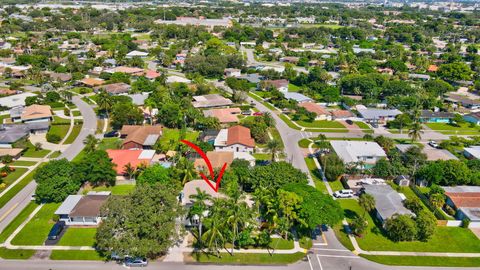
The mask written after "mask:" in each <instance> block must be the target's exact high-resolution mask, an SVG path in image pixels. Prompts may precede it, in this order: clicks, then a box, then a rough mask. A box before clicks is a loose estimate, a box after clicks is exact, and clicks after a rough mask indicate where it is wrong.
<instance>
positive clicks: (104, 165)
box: [76, 150, 117, 186]
mask: <svg viewBox="0 0 480 270" xmlns="http://www.w3.org/2000/svg"><path fill="white" fill-rule="evenodd" d="M114 166H115V165H114V164H113V163H112V161H111V159H110V158H109V157H108V154H107V152H105V151H103V150H95V151H93V152H91V153H90V154H88V155H85V156H84V157H83V159H82V160H81V161H80V162H79V163H78V164H77V165H76V169H77V170H78V172H79V174H80V176H81V177H82V178H81V179H83V181H88V182H89V183H90V184H92V185H94V186H98V185H103V184H105V185H108V186H114V185H115V179H116V176H117V173H116V171H115V170H114Z"/></svg>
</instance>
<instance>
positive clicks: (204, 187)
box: [180, 180, 225, 207]
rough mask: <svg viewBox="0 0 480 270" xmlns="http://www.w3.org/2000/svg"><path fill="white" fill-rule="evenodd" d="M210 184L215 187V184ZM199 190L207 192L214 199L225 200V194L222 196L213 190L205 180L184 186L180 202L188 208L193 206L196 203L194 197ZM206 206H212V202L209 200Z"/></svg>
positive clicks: (191, 182) (190, 182) (193, 181)
mask: <svg viewBox="0 0 480 270" xmlns="http://www.w3.org/2000/svg"><path fill="white" fill-rule="evenodd" d="M210 184H212V186H215V182H212V181H210ZM198 190H200V191H202V192H205V193H206V194H208V195H210V196H211V197H212V198H225V195H224V194H222V193H221V192H215V190H213V189H212V188H211V187H210V186H209V185H208V183H207V182H205V181H204V180H192V181H189V182H187V183H186V184H185V185H184V186H183V190H182V193H181V194H180V201H181V203H182V205H185V206H187V207H189V206H191V205H192V204H193V203H194V200H193V199H192V195H195V194H197V193H198ZM206 204H207V205H211V202H210V201H209V200H207V201H206Z"/></svg>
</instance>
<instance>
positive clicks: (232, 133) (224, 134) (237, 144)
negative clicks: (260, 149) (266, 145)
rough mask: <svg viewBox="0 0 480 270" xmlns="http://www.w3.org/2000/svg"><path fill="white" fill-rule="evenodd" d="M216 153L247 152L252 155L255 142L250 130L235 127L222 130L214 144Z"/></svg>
mask: <svg viewBox="0 0 480 270" xmlns="http://www.w3.org/2000/svg"><path fill="white" fill-rule="evenodd" d="M214 146H215V151H231V152H247V153H250V154H252V153H253V150H254V149H255V140H254V139H253V138H252V136H251V135H250V129H249V128H246V127H244V126H240V125H238V126H233V127H230V128H227V129H222V130H220V132H219V133H218V135H217V137H216V138H215V142H214Z"/></svg>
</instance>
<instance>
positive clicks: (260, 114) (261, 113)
mask: <svg viewBox="0 0 480 270" xmlns="http://www.w3.org/2000/svg"><path fill="white" fill-rule="evenodd" d="M253 115H254V116H262V115H263V112H254V113H253Z"/></svg>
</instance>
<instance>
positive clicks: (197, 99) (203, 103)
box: [192, 94, 233, 108]
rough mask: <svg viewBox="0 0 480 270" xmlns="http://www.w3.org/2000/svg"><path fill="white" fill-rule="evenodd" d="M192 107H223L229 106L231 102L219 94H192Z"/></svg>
mask: <svg viewBox="0 0 480 270" xmlns="http://www.w3.org/2000/svg"><path fill="white" fill-rule="evenodd" d="M193 100H194V101H193V102H192V104H193V107H195V108H214V107H225V106H230V105H232V104H233V102H232V101H231V100H230V99H228V98H224V97H223V96H221V95H219V94H209V95H203V96H194V97H193Z"/></svg>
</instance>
